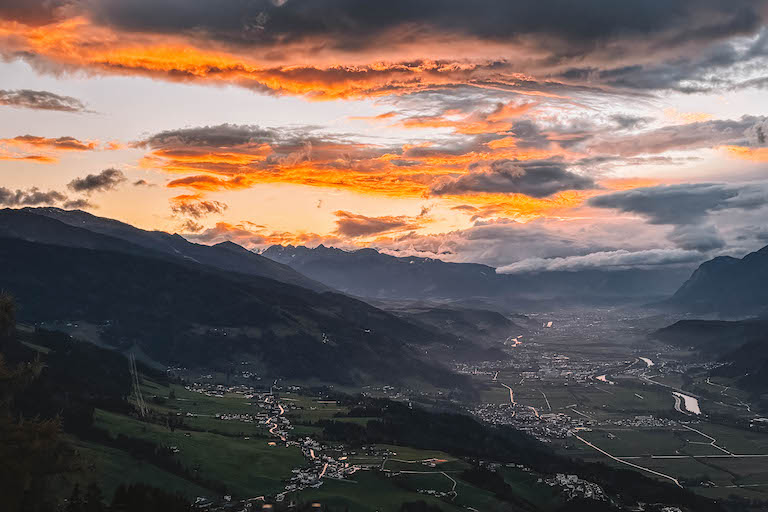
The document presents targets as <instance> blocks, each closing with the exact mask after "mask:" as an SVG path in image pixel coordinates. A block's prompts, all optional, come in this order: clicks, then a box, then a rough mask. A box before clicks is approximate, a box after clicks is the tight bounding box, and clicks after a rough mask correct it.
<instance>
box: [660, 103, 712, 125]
mask: <svg viewBox="0 0 768 512" xmlns="http://www.w3.org/2000/svg"><path fill="white" fill-rule="evenodd" d="M664 115H665V116H666V117H667V118H668V119H670V120H672V121H675V122H678V123H683V124H689V123H701V122H704V121H709V120H710V119H712V118H713V117H714V116H713V115H712V114H708V113H706V112H680V111H679V110H677V109H676V108H673V107H670V108H665V109H664Z"/></svg>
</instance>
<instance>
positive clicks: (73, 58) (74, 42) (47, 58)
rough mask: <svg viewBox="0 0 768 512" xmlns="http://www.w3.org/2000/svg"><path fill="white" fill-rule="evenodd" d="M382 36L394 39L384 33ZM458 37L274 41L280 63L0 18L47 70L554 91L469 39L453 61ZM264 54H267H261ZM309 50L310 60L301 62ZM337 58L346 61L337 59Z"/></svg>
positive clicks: (306, 89)
mask: <svg viewBox="0 0 768 512" xmlns="http://www.w3.org/2000/svg"><path fill="white" fill-rule="evenodd" d="M388 37H397V35H396V34H392V35H390V36H388ZM466 44H467V42H466V41H455V40H454V41H451V40H446V39H444V38H441V39H439V40H435V41H434V42H432V43H430V42H426V41H425V42H423V44H422V45H421V46H420V48H419V49H420V53H421V55H434V57H431V58H424V57H422V60H415V59H414V58H413V56H412V55H410V50H407V49H406V48H399V49H392V54H391V55H389V57H390V58H391V60H387V57H386V56H385V57H382V56H381V55H379V56H378V57H374V56H373V54H365V52H358V53H357V54H352V53H349V52H340V53H339V52H336V53H334V52H326V55H325V56H320V55H319V54H318V48H323V47H324V46H325V44H324V42H323V41H312V40H310V39H308V38H305V39H304V40H302V41H300V42H296V43H287V42H286V43H284V44H282V45H281V46H280V55H281V57H282V58H283V61H282V63H281V64H279V65H275V64H274V62H275V60H274V59H270V58H268V57H265V58H264V59H263V60H259V55H260V54H261V53H262V52H253V51H247V50H244V49H242V48H238V47H228V46H226V45H224V44H222V43H216V42H214V41H210V40H200V39H195V38H194V37H191V36H190V37H188V36H184V35H160V34H151V33H146V32H144V33H132V32H116V31H114V30H113V29H111V28H108V27H104V26H99V25H95V24H93V23H92V22H91V21H90V20H89V19H88V18H87V17H84V16H78V17H73V18H69V19H65V20H63V21H59V22H53V23H48V24H43V25H37V26H32V25H25V24H23V23H19V22H15V21H2V20H0V53H2V54H4V55H5V56H7V57H11V56H14V57H18V56H20V55H23V56H25V58H29V59H31V60H34V61H35V62H37V63H40V62H47V63H48V66H47V69H49V70H50V69H55V67H56V66H58V67H60V68H61V69H64V70H72V69H84V70H87V71H89V72H96V73H106V74H123V75H143V76H149V77H152V78H158V79H163V80H169V81H199V82H204V83H211V84H216V83H228V84H235V85H238V86H241V87H246V88H250V89H254V90H261V91H271V92H273V93H277V94H289V95H301V96H305V97H307V98H310V99H318V100H330V99H344V98H364V97H376V96H384V95H390V94H404V93H412V92H416V91H425V90H431V89H434V88H437V87H452V86H457V85H467V84H471V85H473V86H477V87H494V88H506V89H508V90H509V91H510V92H518V93H520V94H539V95H547V96H556V95H554V94H551V93H542V92H537V91H530V90H528V89H527V88H526V87H523V86H524V85H525V84H526V83H528V82H530V81H532V79H531V77H530V76H528V75H525V74H522V73H519V72H516V71H512V66H511V65H504V64H503V63H502V62H500V61H499V59H498V55H504V54H506V55H510V52H509V49H508V48H504V47H503V46H499V45H494V44H493V43H490V42H482V41H475V42H474V43H473V44H474V47H473V52H472V54H473V55H475V56H476V57H474V58H473V59H472V60H469V59H467V58H457V57H455V56H456V55H462V54H465V53H466V50H465V49H461V48H465V47H466ZM264 53H265V54H269V53H270V52H264ZM310 55H311V61H312V62H313V64H312V65H306V64H305V63H306V62H308V57H309V56H310ZM339 62H348V63H347V64H343V65H342V64H339Z"/></svg>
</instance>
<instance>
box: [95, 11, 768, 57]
mask: <svg viewBox="0 0 768 512" xmlns="http://www.w3.org/2000/svg"><path fill="white" fill-rule="evenodd" d="M84 5H86V6H87V7H86V8H87V9H88V10H89V11H90V12H91V13H92V15H93V16H94V17H95V18H96V19H97V20H99V21H101V22H103V23H106V24H109V25H113V26H117V27H120V28H123V29H130V30H137V31H154V32H168V33H178V32H206V33H208V34H210V35H211V36H212V37H215V38H217V39H220V40H228V41H237V42H242V43H247V44H259V43H264V44H269V43H274V42H276V41H280V42H282V43H291V42H296V41H301V40H303V39H304V38H306V37H312V36H315V37H318V38H322V39H323V40H324V41H325V44H328V45H332V46H334V47H336V48H341V49H357V48H365V47H369V46H372V45H374V44H375V43H376V42H377V41H378V40H380V38H381V36H382V35H384V34H386V33H388V32H390V31H392V30H393V29H397V28H400V27H405V26H408V27H421V28H422V29H425V30H432V31H435V32H442V33H449V34H450V33H453V34H461V35H465V36H469V37H477V38H480V39H485V40H489V41H509V40H519V39H523V38H531V37H536V38H538V39H540V40H541V41H542V42H543V43H544V44H547V45H549V46H550V47H551V49H552V50H554V51H556V53H558V54H560V55H573V54H574V53H579V52H582V51H584V50H585V49H587V48H591V47H594V46H596V45H600V44H602V43H604V42H605V41H606V40H608V39H611V38H617V37H618V38H622V37H624V38H647V37H649V36H656V37H657V38H658V39H659V44H660V45H661V44H664V45H667V46H668V45H679V44H684V43H687V42H696V41H710V40H716V39H720V38H725V37H728V36H732V35H735V34H744V33H749V32H752V31H754V30H756V29H757V27H759V26H760V24H761V23H762V21H763V19H764V15H765V2H763V1H752V0H678V1H674V2H670V1H668V0H645V1H642V2H615V1H612V0H583V1H580V2H567V1H566V2H564V1H561V0H541V1H539V2H510V1H506V0H473V1H471V2H468V1H466V0H442V1H440V2H436V1H434V0H390V1H387V2H381V1H372V2H360V1H358V0H292V1H289V2H273V1H270V0H253V1H250V2H244V1H241V0H219V1H217V2H201V1H194V2H188V1H181V0H134V1H131V2H125V1H123V0H86V1H85V2H84ZM566 43H567V44H566ZM277 51H278V53H279V50H277Z"/></svg>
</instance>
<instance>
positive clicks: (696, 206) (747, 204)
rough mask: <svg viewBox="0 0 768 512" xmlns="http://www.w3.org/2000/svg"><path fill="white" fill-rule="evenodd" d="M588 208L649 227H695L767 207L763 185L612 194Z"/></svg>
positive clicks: (715, 185)
mask: <svg viewBox="0 0 768 512" xmlns="http://www.w3.org/2000/svg"><path fill="white" fill-rule="evenodd" d="M588 203H589V205H590V206H594V207H597V208H610V209H615V210H619V211H621V212H626V213H636V214H639V215H642V216H644V217H646V218H647V219H648V221H649V222H650V223H652V224H671V225H687V224H699V223H701V222H702V221H703V220H704V219H706V217H707V216H708V215H709V214H710V213H712V212H717V211H723V210H730V209H737V210H752V209H756V208H760V207H762V206H765V205H767V204H768V186H766V185H765V184H745V185H729V184H722V183H685V184H680V185H661V186H656V187H644V188H636V189H632V190H622V191H620V192H613V193H610V194H605V195H601V196H597V197H593V198H591V199H590V200H589V202H588Z"/></svg>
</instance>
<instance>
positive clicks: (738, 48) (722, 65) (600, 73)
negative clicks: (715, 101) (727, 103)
mask: <svg viewBox="0 0 768 512" xmlns="http://www.w3.org/2000/svg"><path fill="white" fill-rule="evenodd" d="M742 21H744V20H742ZM745 26H746V25H745ZM734 28H735V26H734ZM748 31H749V30H747V32H748ZM734 33H738V31H737V30H736V31H734ZM716 39H717V38H716ZM681 42H682V41H681ZM659 50H662V48H659ZM766 56H768V30H766V29H765V28H763V29H762V31H761V32H760V35H759V36H758V37H757V39H756V40H755V41H754V42H752V44H749V45H744V44H734V43H733V42H732V41H722V42H717V43H715V44H712V45H711V46H708V47H705V48H698V49H697V51H696V52H692V53H691V55H690V56H678V57H676V58H673V59H664V58H659V59H658V60H657V61H656V62H655V63H652V64H642V65H641V64H630V65H625V66H621V67H606V68H599V67H595V66H593V67H585V68H571V69H569V70H567V71H564V72H563V73H561V74H559V75H558V78H560V79H561V80H563V81H566V82H577V83H585V84H587V83H589V84H595V85H596V84H602V85H604V86H610V87H619V88H623V89H638V90H657V89H675V90H678V91H680V92H683V93H697V92H707V91H711V90H715V89H725V88H740V87H746V86H753V87H757V86H759V85H760V84H759V83H752V84H749V83H747V82H754V81H758V82H759V81H760V80H763V78H753V79H751V80H750V81H746V82H739V81H738V80H736V79H735V77H732V76H727V75H723V74H722V71H723V70H726V69H730V68H733V67H735V66H737V65H739V64H742V63H747V62H750V61H754V60H755V59H759V58H763V57H766ZM660 57H663V56H660ZM718 72H719V73H718Z"/></svg>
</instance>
